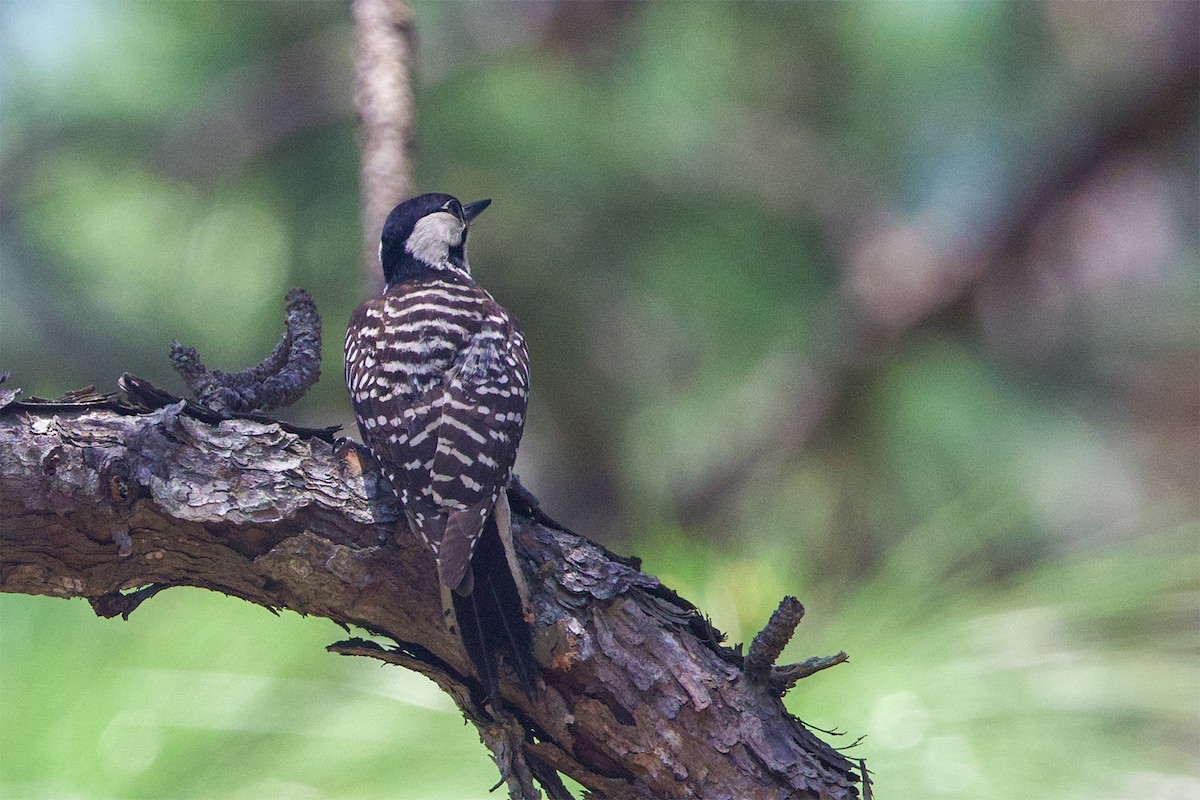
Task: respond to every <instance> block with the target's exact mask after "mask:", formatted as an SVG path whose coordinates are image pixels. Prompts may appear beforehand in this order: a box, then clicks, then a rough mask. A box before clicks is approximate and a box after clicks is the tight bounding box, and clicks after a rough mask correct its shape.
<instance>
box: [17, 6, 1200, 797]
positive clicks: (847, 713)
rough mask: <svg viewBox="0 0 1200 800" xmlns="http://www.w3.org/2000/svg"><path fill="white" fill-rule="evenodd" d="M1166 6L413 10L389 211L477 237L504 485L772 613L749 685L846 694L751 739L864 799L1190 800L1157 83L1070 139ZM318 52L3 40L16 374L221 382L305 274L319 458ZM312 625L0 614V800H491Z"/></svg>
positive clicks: (354, 289) (417, 683)
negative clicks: (527, 404)
mask: <svg viewBox="0 0 1200 800" xmlns="http://www.w3.org/2000/svg"><path fill="white" fill-rule="evenodd" d="M1192 8H1193V7H1192V4H1185V3H1176V4H1132V3H1094V4H1082V3H1066V2H1047V3H1030V2H1012V3H1006V2H993V1H991V0H982V1H978V2H957V3H949V2H938V3H933V2H907V3H901V4H886V3H870V2H841V3H820V4H817V3H813V4H785V3H775V4H740V3H717V2H710V3H686V4H685V3H673V2H645V3H600V2H595V3H572V2H538V3H516V2H505V3H468V2H454V1H451V0H441V1H435V0H426V1H424V2H415V3H414V10H415V12H416V17H417V20H418V28H419V33H420V65H421V75H420V80H419V83H418V85H417V87H416V91H417V105H418V113H417V122H418V126H417V136H416V139H417V141H416V148H415V168H416V176H417V183H418V185H419V187H420V188H421V189H422V190H427V191H449V192H453V193H455V194H457V195H459V196H460V197H463V198H464V199H475V198H478V197H493V198H494V199H495V200H496V202H495V204H494V205H493V206H492V207H491V209H489V211H488V213H487V215H486V216H484V217H482V218H481V220H480V222H479V224H478V227H477V229H476V232H475V234H474V235H473V236H472V239H471V244H472V250H471V256H472V263H473V267H474V270H475V272H476V274H477V275H478V276H479V277H480V279H481V280H482V281H483V282H484V283H485V284H486V285H487V286H488V287H489V288H491V289H492V291H493V293H494V294H495V295H496V296H497V297H498V298H499V299H500V300H501V301H502V302H504V303H505V304H506V305H508V306H509V307H511V308H512V309H513V310H514V311H515V312H516V313H517V315H518V316H519V317H520V318H521V320H522V323H523V325H524V327H525V329H526V332H527V336H528V339H529V342H530V346H531V350H532V354H533V369H534V380H535V396H534V399H533V408H532V410H531V414H530V422H529V429H528V431H527V434H526V441H525V444H524V446H523V453H522V456H521V461H520V462H519V465H518V467H519V471H520V472H521V474H522V476H523V479H524V480H525V482H526V483H527V484H528V485H530V486H531V487H532V488H533V489H534V490H535V491H536V492H537V493H538V494H539V495H540V496H541V497H542V499H543V502H544V503H545V505H546V506H547V507H548V508H549V509H550V511H551V513H553V514H554V515H555V516H556V517H558V518H561V519H563V520H564V521H566V522H568V523H569V524H571V525H572V527H574V528H576V529H578V530H580V531H581V532H584V533H586V534H588V535H591V536H594V537H595V538H598V539H601V540H604V541H606V542H608V543H609V544H610V545H611V546H613V547H615V548H616V549H618V550H622V551H625V552H630V553H634V554H637V555H639V556H641V557H643V559H644V560H645V564H646V567H647V568H648V569H649V570H650V571H652V572H655V573H656V574H659V575H660V576H661V577H662V578H663V580H664V581H665V582H667V583H668V584H669V585H671V586H673V587H675V588H677V589H678V590H679V591H680V592H681V593H682V594H683V595H684V596H686V597H688V598H689V599H692V600H694V601H695V602H697V603H698V604H699V605H700V606H701V607H702V608H703V609H704V610H705V611H706V612H707V613H709V614H710V615H711V616H712V617H713V620H714V621H715V623H716V624H717V626H718V627H720V628H721V629H723V630H726V631H728V632H729V634H730V638H731V639H732V640H733V641H745V640H748V639H749V638H750V637H751V636H753V634H754V632H755V630H756V629H757V628H758V627H759V626H761V625H762V623H763V622H764V620H765V619H766V618H767V616H768V615H769V614H770V612H771V610H772V609H773V607H774V605H775V604H776V603H777V602H778V600H779V598H780V597H781V596H782V595H783V594H795V595H798V596H799V597H800V598H801V599H802V600H803V601H804V602H805V604H806V605H807V606H808V608H809V614H808V617H807V618H806V620H805V622H804V623H803V625H802V626H801V629H800V633H799V634H798V636H797V639H796V641H795V642H794V643H793V644H792V645H791V647H790V648H789V652H788V653H787V654H786V655H787V656H789V657H791V658H793V659H796V660H799V659H802V658H805V657H807V656H810V655H814V654H829V653H832V652H836V651H837V650H839V649H845V650H846V651H847V652H849V653H850V655H851V662H850V664H849V665H847V666H842V667H839V668H837V669H835V670H832V671H830V672H827V673H821V674H820V675H818V676H815V677H812V678H810V679H807V680H806V681H804V682H802V684H801V685H800V686H799V687H797V689H796V690H795V691H793V693H792V694H791V695H789V698H788V704H789V707H790V708H791V709H792V710H793V711H794V712H795V713H796V714H797V715H799V716H800V717H802V718H804V719H806V720H808V721H810V722H812V723H813V724H814V725H819V726H822V727H833V726H836V727H837V728H838V729H839V730H843V731H846V733H847V735H846V736H844V737H842V740H843V741H844V742H846V743H849V742H851V741H853V740H854V739H855V738H857V737H858V736H860V735H866V737H867V738H866V739H865V740H864V741H863V743H861V744H860V745H858V746H857V747H856V748H855V749H854V750H852V751H851V753H852V754H854V755H861V756H863V757H866V758H867V759H868V763H869V765H870V766H871V768H872V770H873V771H874V773H875V775H876V789H877V791H878V792H879V795H880V796H887V797H893V798H928V797H946V798H972V799H974V798H998V799H999V798H1010V797H1015V796H1022V797H1028V798H1078V799H1079V800H1084V799H1085V798H1096V799H1099V798H1123V797H1130V798H1132V797H1156V798H1183V797H1193V796H1195V795H1196V793H1197V792H1200V764H1198V763H1197V760H1196V752H1197V747H1198V746H1200V741H1198V736H1197V734H1198V731H1200V727H1198V726H1200V659H1198V658H1197V656H1198V650H1200V641H1198V637H1197V633H1198V626H1197V623H1198V622H1200V608H1198V604H1197V602H1196V598H1197V597H1198V596H1200V593H1198V592H1197V589H1198V588H1200V551H1198V548H1197V534H1200V528H1198V520H1200V508H1198V501H1197V491H1196V490H1197V485H1198V484H1200V466H1198V464H1200V454H1198V452H1197V450H1198V442H1200V431H1198V429H1197V422H1198V417H1200V400H1198V398H1197V394H1198V392H1197V386H1198V385H1200V357H1198V348H1200V315H1197V313H1196V311H1197V308H1198V306H1200V274H1198V273H1200V269H1198V261H1200V259H1198V256H1197V253H1198V236H1197V226H1196V219H1197V216H1198V215H1200V200H1198V198H1197V194H1198V192H1197V185H1198V182H1197V174H1198V170H1197V160H1198V156H1197V153H1198V152H1200V148H1197V146H1196V134H1197V124H1196V115H1195V111H1194V98H1195V90H1194V87H1195V75H1194V70H1193V71H1191V72H1188V71H1187V70H1189V69H1191V67H1187V69H1185V70H1184V73H1185V77H1187V78H1188V79H1189V80H1191V83H1190V84H1185V85H1184V89H1185V91H1184V92H1183V93H1182V96H1184V97H1185V101H1184V102H1183V103H1182V104H1181V105H1180V106H1179V108H1180V109H1182V110H1178V111H1177V112H1176V113H1175V114H1174V116H1172V114H1170V113H1166V114H1161V113H1160V114H1158V115H1157V116H1155V115H1153V114H1151V115H1148V116H1146V118H1145V119H1143V120H1141V121H1140V122H1139V123H1138V124H1135V125H1134V127H1133V129H1132V133H1131V134H1130V135H1127V136H1126V137H1125V138H1124V139H1120V140H1119V141H1115V142H1114V141H1109V140H1106V139H1104V138H1103V137H1100V138H1099V139H1097V138H1096V136H1095V135H1094V132H1095V131H1096V130H1098V129H1099V130H1103V128H1104V125H1105V124H1108V123H1109V122H1111V119H1110V118H1111V117H1113V116H1114V115H1115V116H1120V114H1122V113H1133V112H1136V110H1137V109H1138V108H1139V107H1140V106H1141V104H1142V103H1143V101H1147V99H1148V98H1152V97H1154V96H1155V92H1156V91H1158V90H1159V88H1160V87H1161V86H1162V85H1164V84H1166V83H1169V81H1170V75H1171V74H1172V70H1179V69H1180V67H1179V64H1181V63H1184V64H1190V63H1191V62H1187V61H1181V60H1180V57H1179V56H1178V52H1177V47H1176V46H1177V44H1178V41H1179V39H1180V32H1181V31H1182V32H1183V34H1185V35H1186V34H1187V32H1188V31H1194V24H1195V23H1194V16H1189V15H1190V14H1191V11H1192ZM1193 38H1194V37H1193ZM351 42H352V31H351V27H350V21H349V13H348V10H347V8H346V6H345V5H344V4H342V3H334V2H256V3H248V2H235V1H234V0H205V1H204V2H183V1H182V0H158V1H157V2H148V1H147V2H132V1H129V2H116V0H6V2H4V3H3V4H0V77H2V79H3V82H2V83H0V178H2V180H3V191H2V192H0V367H3V368H4V369H9V370H12V371H13V373H14V378H13V380H14V383H16V384H17V385H19V386H22V387H24V388H25V389H26V391H27V392H31V393H37V394H43V395H54V394H57V393H60V392H62V391H64V390H68V389H72V388H78V387H79V386H82V385H84V384H87V383H95V384H97V385H98V386H101V387H110V386H112V385H113V383H114V381H115V379H116V377H117V376H118V375H119V374H120V373H121V372H122V371H126V370H129V371H132V372H135V373H138V374H141V375H144V376H146V377H148V378H151V379H152V380H154V381H155V382H158V383H161V384H163V385H166V386H170V387H174V388H177V389H179V388H180V387H179V384H178V382H177V381H176V379H175V378H174V377H173V376H172V375H171V373H170V370H169V369H168V366H167V362H166V359H165V353H166V350H167V346H168V345H169V342H170V340H171V339H172V338H179V339H181V340H182V341H184V342H185V343H186V344H190V345H194V346H196V347H198V348H199V349H200V351H201V353H202V354H203V355H204V357H205V358H206V360H208V362H209V363H210V364H211V365H212V366H214V367H217V368H225V369H240V368H242V367H244V366H247V365H250V364H252V363H256V362H257V361H258V360H259V359H261V358H262V357H263V356H264V355H265V354H266V353H267V352H269V350H270V348H271V347H272V346H273V343H274V341H275V340H276V338H277V336H278V335H279V332H280V330H281V327H282V302H283V294H284V292H285V291H286V290H287V288H288V287H289V286H293V285H301V286H304V287H306V288H308V289H309V290H310V291H311V292H312V294H313V295H314V297H315V298H316V300H317V303H318V306H319V307H320V309H321V311H322V313H323V318H324V321H325V362H324V364H323V367H324V371H323V372H324V375H325V380H324V381H322V382H321V383H320V384H319V385H318V386H317V387H316V388H315V389H314V391H312V392H311V393H310V394H309V396H308V397H306V398H305V399H304V400H303V401H301V403H300V404H298V405H297V406H296V407H294V408H292V409H289V410H288V411H287V413H288V415H289V416H290V417H292V418H294V419H297V420H298V421H301V422H308V423H317V424H321V425H326V424H333V423H342V424H343V425H347V427H349V423H350V416H349V408H348V403H347V402H346V401H345V397H344V393H343V390H342V388H341V382H340V374H341V358H342V350H341V340H342V333H343V324H344V321H345V320H346V319H347V318H348V316H349V312H350V310H351V309H352V308H353V306H354V305H355V304H356V303H357V302H359V300H360V299H361V295H362V291H363V289H362V287H363V286H364V284H365V277H364V275H363V274H362V272H361V267H360V264H361V256H360V253H359V252H358V249H359V247H360V242H361V238H360V233H359V230H358V211H357V202H358V187H357V157H358V154H357V147H356V139H355V119H354V112H353V106H352V99H351V98H352V85H353V74H352V61H351V57H350V47H351ZM1173 48H1176V49H1173ZM1188 90H1190V91H1188ZM1188 97H1190V99H1186V98H1188ZM1114 109H1116V111H1114ZM1089 148H1092V149H1096V150H1098V151H1099V152H1100V156H1098V157H1097V158H1096V159H1094V161H1093V162H1091V163H1090V165H1089V166H1088V167H1087V169H1085V170H1081V171H1080V172H1079V174H1078V175H1075V176H1074V178H1073V179H1072V180H1071V181H1068V182H1066V183H1065V184H1064V186H1063V187H1062V188H1060V190H1059V192H1058V194H1057V195H1056V196H1052V197H1051V198H1050V200H1049V201H1047V202H1044V203H1042V204H1041V205H1037V206H1034V212H1035V218H1034V221H1033V222H1032V223H1031V224H1029V225H1027V226H1026V227H1025V228H1020V227H1019V222H1020V219H1019V218H1020V213H1019V212H1020V210H1021V209H1022V208H1025V207H1026V206H1024V205H1023V204H1024V203H1027V202H1028V199H1029V197H1030V196H1031V193H1033V192H1034V190H1035V189H1036V187H1038V186H1039V185H1041V184H1042V183H1043V182H1045V181H1046V180H1047V179H1048V176H1050V177H1052V176H1054V175H1056V174H1059V173H1060V172H1061V170H1062V166H1061V165H1062V164H1064V163H1068V162H1071V161H1072V159H1074V158H1075V157H1076V155H1077V154H1078V153H1079V152H1085V151H1087V150H1088V149H1089ZM398 199H399V198H398ZM1011 231H1016V233H1015V234H1013V235H1015V236H1017V237H1018V239H1017V241H1016V244H1015V245H1014V246H1010V247H1009V248H1008V249H1006V250H1003V251H1002V252H1000V253H999V255H997V251H996V250H995V248H994V247H992V243H993V242H994V241H996V240H997V237H1002V234H1004V233H1005V232H1011ZM974 256H978V259H977V260H973V257H974ZM976 268H979V269H982V270H983V272H982V274H979V273H975V272H972V270H974V269H976ZM339 634H340V631H339V630H337V629H336V628H334V627H333V626H331V625H329V624H328V623H327V622H323V621H319V620H300V619H298V618H296V617H295V616H294V615H288V614H285V615H283V616H282V617H280V618H275V617H272V616H270V615H269V614H267V613H266V612H264V611H263V610H261V609H257V608H254V607H249V606H246V605H245V604H242V603H239V602H238V601H234V600H230V599H228V598H223V597H219V596H215V595H205V594H203V593H199V592H194V591H186V590H173V591H171V592H167V593H165V594H163V595H161V596H159V597H156V598H155V599H154V600H153V601H152V602H150V603H147V604H146V605H145V607H143V608H142V609H140V610H139V611H138V612H137V613H136V614H135V615H134V616H133V618H132V619H131V621H130V622H128V623H119V622H111V621H100V620H97V619H95V618H93V617H92V615H91V612H90V611H89V610H88V609H87V607H86V606H85V605H84V604H82V603H78V602H70V603H67V602H62V601H53V600H48V599H43V598H26V597H4V598H0V699H2V703H0V796H3V797H5V798H8V797H12V798H55V799H57V798H67V797H71V798H75V797H77V798H218V797H219V798H240V797H247V798H249V797H254V798H270V797H280V798H284V797H286V798H302V799H303V798H333V797H337V798H374V797H380V798H383V797H389V798H390V797H422V798H431V797H446V798H451V797H453V798H466V797H480V798H482V797H485V796H488V795H487V792H486V789H487V787H488V786H490V785H491V783H492V782H493V780H494V775H495V772H494V769H493V768H492V767H491V766H490V764H489V762H488V759H487V756H486V754H485V751H484V750H483V748H482V747H481V746H480V745H478V743H476V742H475V741H474V735H473V733H472V731H471V729H470V728H467V727H464V726H463V725H462V724H461V719H460V718H459V717H458V716H457V715H456V713H455V712H454V710H453V709H452V708H450V707H449V706H448V705H447V703H446V701H445V700H444V699H443V698H441V697H440V696H439V695H438V694H437V693H436V691H435V690H434V689H433V688H432V686H431V685H430V684H428V683H427V682H426V681H424V679H423V678H420V677H417V676H413V675H408V674H405V673H402V672H400V671H399V670H395V669H380V668H378V667H376V666H374V665H372V664H367V663H365V662H360V661H357V660H351V659H339V658H334V657H332V656H329V655H327V654H325V653H324V652H323V650H322V647H323V646H324V645H325V644H327V643H328V642H330V641H333V640H334V639H336V638H338V636H339ZM447 764H453V765H454V766H455V767H456V768H455V769H453V770H447V769H446V768H445V767H446V765H447Z"/></svg>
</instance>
